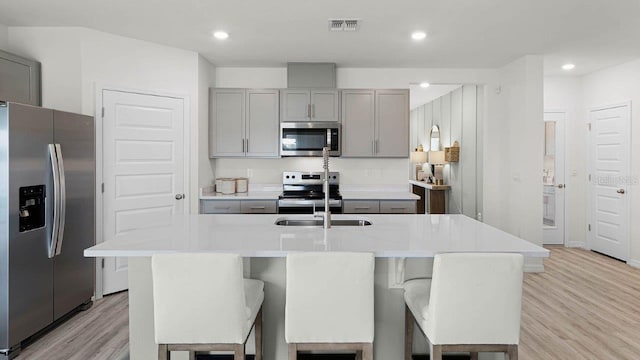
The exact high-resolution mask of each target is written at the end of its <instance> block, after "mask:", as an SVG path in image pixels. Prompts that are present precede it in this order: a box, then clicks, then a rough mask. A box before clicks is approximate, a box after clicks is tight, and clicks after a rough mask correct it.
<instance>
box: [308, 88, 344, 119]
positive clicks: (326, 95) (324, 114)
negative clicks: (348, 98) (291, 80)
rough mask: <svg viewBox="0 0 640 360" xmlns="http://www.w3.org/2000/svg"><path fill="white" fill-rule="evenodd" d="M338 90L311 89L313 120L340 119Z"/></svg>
mask: <svg viewBox="0 0 640 360" xmlns="http://www.w3.org/2000/svg"><path fill="white" fill-rule="evenodd" d="M338 95H339V92H338V90H311V121H333V122H337V121H340V113H339V111H340V110H339V107H338V102H339V100H338V99H339V96H338Z"/></svg>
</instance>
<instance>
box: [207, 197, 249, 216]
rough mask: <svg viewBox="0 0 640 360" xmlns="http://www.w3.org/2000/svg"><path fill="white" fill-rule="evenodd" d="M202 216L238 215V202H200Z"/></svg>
mask: <svg viewBox="0 0 640 360" xmlns="http://www.w3.org/2000/svg"><path fill="white" fill-rule="evenodd" d="M200 213H202V214H239V213H240V200H201V201H200Z"/></svg>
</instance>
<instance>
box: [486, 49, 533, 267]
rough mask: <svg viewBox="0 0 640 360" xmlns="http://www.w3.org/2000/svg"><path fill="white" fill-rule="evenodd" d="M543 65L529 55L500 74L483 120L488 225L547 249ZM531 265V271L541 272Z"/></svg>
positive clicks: (529, 264)
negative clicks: (544, 236) (544, 232)
mask: <svg viewBox="0 0 640 360" xmlns="http://www.w3.org/2000/svg"><path fill="white" fill-rule="evenodd" d="M542 84H543V61H542V57H541V56H525V57H523V58H520V59H518V60H516V61H514V62H512V63H510V64H508V65H507V66H505V67H504V68H502V69H501V70H500V85H499V88H495V89H493V90H494V91H488V92H487V93H486V96H487V97H489V98H494V100H495V101H491V102H487V103H486V104H487V105H488V106H492V108H491V109H489V111H488V112H487V114H488V115H487V117H486V118H485V119H484V120H483V121H484V135H483V142H484V149H483V151H484V154H483V168H484V171H483V177H484V179H483V188H484V192H483V202H484V204H483V207H484V221H485V222H486V223H488V224H491V225H494V226H496V227H498V228H500V229H503V230H505V231H507V232H509V233H511V234H514V235H516V236H519V237H521V238H523V239H525V240H528V241H530V242H532V243H534V244H538V245H541V244H542V220H541V219H542V155H541V154H542V149H543V85H542ZM541 265H542V263H541V261H535V260H529V261H528V262H527V267H528V268H529V269H530V270H536V269H537V270H542V266H541Z"/></svg>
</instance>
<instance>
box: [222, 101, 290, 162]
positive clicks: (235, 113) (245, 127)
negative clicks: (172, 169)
mask: <svg viewBox="0 0 640 360" xmlns="http://www.w3.org/2000/svg"><path fill="white" fill-rule="evenodd" d="M279 96H280V92H279V91H278V90H270V89H266V90H258V89H211V91H210V99H209V106H210V109H209V114H210V118H209V156H210V157H211V158H218V157H278V156H279V151H278V150H279V136H278V132H279V129H280V127H279V126H280V123H279V110H280V107H279Z"/></svg>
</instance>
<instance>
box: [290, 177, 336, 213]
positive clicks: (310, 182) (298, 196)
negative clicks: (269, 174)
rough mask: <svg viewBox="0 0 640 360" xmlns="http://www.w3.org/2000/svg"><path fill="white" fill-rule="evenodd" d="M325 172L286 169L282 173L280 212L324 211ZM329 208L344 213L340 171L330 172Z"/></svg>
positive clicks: (333, 211)
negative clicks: (323, 182)
mask: <svg viewBox="0 0 640 360" xmlns="http://www.w3.org/2000/svg"><path fill="white" fill-rule="evenodd" d="M323 180H324V173H323V172H300V171H286V172H284V173H282V190H283V191H282V194H281V195H280V198H279V200H278V213H280V214H313V213H314V212H315V211H324V191H323V190H322V181H323ZM329 198H330V199H329V208H330V210H331V212H332V213H334V214H342V196H341V195H340V173H338V172H330V173H329Z"/></svg>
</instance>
